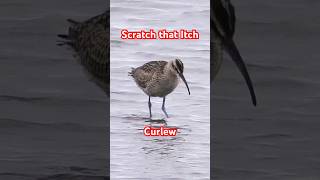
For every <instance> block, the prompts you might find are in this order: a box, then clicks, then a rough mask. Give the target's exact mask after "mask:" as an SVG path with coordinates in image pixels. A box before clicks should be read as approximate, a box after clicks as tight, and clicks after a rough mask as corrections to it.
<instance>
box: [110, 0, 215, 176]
mask: <svg viewBox="0 0 320 180" xmlns="http://www.w3.org/2000/svg"><path fill="white" fill-rule="evenodd" d="M110 6H111V9H110V10H111V25H110V27H111V67H110V72H111V85H110V92H111V96H110V101H111V109H110V113H111V122H110V131H111V134H110V135H111V139H110V151H111V153H110V156H111V157H110V159H111V162H110V163H111V178H112V179H128V178H129V177H130V178H133V179H169V178H171V179H209V170H210V147H209V146H210V129H209V128H210V113H209V111H210V106H209V105H210V102H209V101H210V99H209V97H210V69H209V66H210V61H209V54H210V46H209V44H210V43H209V38H210V36H209V34H210V33H209V32H210V25H209V1H188V2H185V1H174V2H172V1H121V2H118V1H111V4H110ZM122 28H128V29H129V30H138V29H141V28H147V29H149V28H154V29H160V28H167V29H181V28H186V29H192V28H196V29H197V30H198V31H199V32H200V40H192V41H184V40H165V41H161V40H144V41H129V40H121V39H120V30H121V29H122ZM175 57H179V58H181V60H182V61H183V63H184V66H185V72H184V74H185V78H186V79H187V81H188V83H189V86H190V91H191V96H189V95H188V92H187V89H186V87H185V85H184V84H183V83H180V84H179V86H178V87H177V89H176V90H175V91H174V92H173V93H172V94H170V95H169V96H167V99H166V108H167V112H168V114H169V116H170V118H168V119H167V125H168V126H172V127H177V128H178V129H179V131H180V133H179V134H178V135H177V136H176V137H146V136H144V135H143V127H144V125H149V124H152V125H159V124H158V122H148V120H147V119H148V118H147V117H148V116H149V112H148V96H146V95H145V94H144V93H143V92H142V91H141V90H140V89H139V88H138V87H137V86H136V84H135V82H134V81H133V79H132V78H131V77H129V76H128V74H127V73H128V71H130V69H131V67H138V66H140V65H143V64H144V63H146V62H148V61H152V60H170V59H173V58H175ZM151 101H152V103H153V106H152V112H153V116H154V118H155V119H161V118H163V117H164V114H163V113H162V111H161V103H162V99H160V98H152V99H151Z"/></svg>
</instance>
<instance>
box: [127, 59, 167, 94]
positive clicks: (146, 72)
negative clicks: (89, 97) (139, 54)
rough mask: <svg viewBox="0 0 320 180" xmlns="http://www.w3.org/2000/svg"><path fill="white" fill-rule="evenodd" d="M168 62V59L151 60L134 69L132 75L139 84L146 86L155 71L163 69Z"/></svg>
mask: <svg viewBox="0 0 320 180" xmlns="http://www.w3.org/2000/svg"><path fill="white" fill-rule="evenodd" d="M166 64H167V62H166V61H150V62H148V63H146V64H144V65H142V66H140V67H138V68H135V69H133V71H132V76H133V78H134V79H135V81H136V83H137V84H138V86H140V87H141V88H146V87H147V86H148V83H149V82H150V81H151V80H152V78H153V75H154V73H155V72H156V71H159V70H161V71H163V70H164V67H165V65H166Z"/></svg>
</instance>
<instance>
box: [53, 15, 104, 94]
mask: <svg viewBox="0 0 320 180" xmlns="http://www.w3.org/2000/svg"><path fill="white" fill-rule="evenodd" d="M67 21H68V22H69V23H70V27H69V30H68V33H67V34H59V35H58V37H60V38H62V40H61V41H57V45H59V46H62V45H68V46H70V47H71V48H72V49H73V50H74V51H75V56H76V57H77V59H78V60H79V62H80V64H81V65H82V66H83V67H84V69H85V70H86V72H88V73H87V75H88V76H89V77H90V80H92V81H94V82H95V83H96V84H97V85H98V86H99V87H101V88H102V89H103V90H104V91H105V92H106V94H107V95H108V96H109V84H110V80H109V64H110V61H109V55H110V46H109V42H110V39H109V32H110V31H109V26H110V25H109V22H110V21H109V11H105V12H104V13H102V14H100V15H97V16H95V17H92V18H90V19H88V20H86V21H84V22H77V21H75V20H72V19H68V20H67Z"/></svg>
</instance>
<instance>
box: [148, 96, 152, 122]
mask: <svg viewBox="0 0 320 180" xmlns="http://www.w3.org/2000/svg"><path fill="white" fill-rule="evenodd" d="M148 105H149V114H150V119H151V117H152V114H151V101H150V96H149V102H148Z"/></svg>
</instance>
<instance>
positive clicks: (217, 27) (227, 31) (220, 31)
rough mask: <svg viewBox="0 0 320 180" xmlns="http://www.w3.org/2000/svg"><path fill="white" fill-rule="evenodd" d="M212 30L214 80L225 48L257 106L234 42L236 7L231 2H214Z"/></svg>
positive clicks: (248, 77)
mask: <svg viewBox="0 0 320 180" xmlns="http://www.w3.org/2000/svg"><path fill="white" fill-rule="evenodd" d="M211 10H212V12H211V21H210V23H211V28H213V29H212V30H213V31H212V32H213V33H214V36H213V38H214V41H213V51H211V53H213V54H211V57H213V61H212V62H213V64H212V65H213V74H212V75H213V77H212V79H214V78H215V77H216V75H217V73H218V71H219V69H220V67H221V64H222V59H223V56H222V55H223V48H224V49H225V50H226V52H227V53H228V54H229V55H230V56H231V58H232V60H233V61H234V62H235V63H236V65H237V66H238V68H239V70H240V71H241V74H242V75H243V77H244V78H245V81H246V83H247V85H248V88H249V91H250V94H251V99H252V103H253V104H254V105H256V104H257V101H256V96H255V93H254V89H253V85H252V82H251V79H250V76H249V73H248V71H247V68H246V65H245V63H244V61H243V59H242V57H241V55H240V53H239V50H238V48H237V46H236V45H235V43H234V41H233V36H234V31H235V22H236V17H235V12H234V7H233V5H232V4H231V3H230V1H229V0H213V2H212V3H211Z"/></svg>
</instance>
